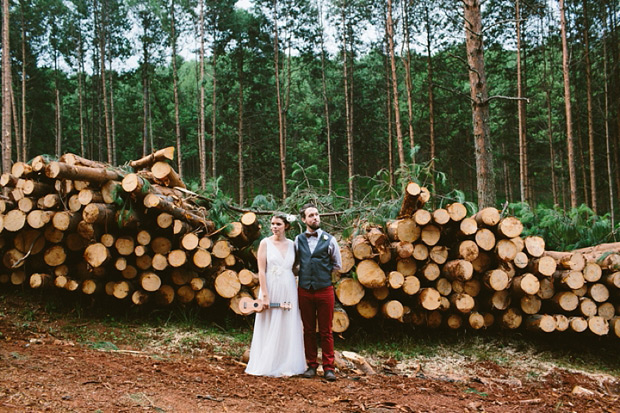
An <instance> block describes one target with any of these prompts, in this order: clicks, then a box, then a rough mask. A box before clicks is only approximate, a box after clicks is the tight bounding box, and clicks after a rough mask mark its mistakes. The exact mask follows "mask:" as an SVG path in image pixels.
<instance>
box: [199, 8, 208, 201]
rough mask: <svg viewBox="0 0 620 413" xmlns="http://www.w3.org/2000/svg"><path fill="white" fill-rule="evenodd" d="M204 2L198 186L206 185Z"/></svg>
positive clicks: (202, 10) (201, 38)
mask: <svg viewBox="0 0 620 413" xmlns="http://www.w3.org/2000/svg"><path fill="white" fill-rule="evenodd" d="M204 7H205V2H204V0H200V63H199V64H200V103H199V105H198V110H199V111H200V113H199V115H198V119H199V124H198V159H199V162H200V188H201V189H202V190H204V189H205V188H206V187H207V153H206V151H205V86H204V85H205V83H204V82H205V14H204Z"/></svg>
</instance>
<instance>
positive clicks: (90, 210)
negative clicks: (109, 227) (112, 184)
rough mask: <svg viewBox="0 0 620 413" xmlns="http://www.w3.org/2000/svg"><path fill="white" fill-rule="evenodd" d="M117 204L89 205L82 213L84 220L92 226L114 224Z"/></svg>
mask: <svg viewBox="0 0 620 413" xmlns="http://www.w3.org/2000/svg"><path fill="white" fill-rule="evenodd" d="M115 214H116V206H115V204H88V205H86V206H85V207H84V210H83V211H82V219H83V220H84V221H86V222H88V223H90V224H103V225H105V224H110V223H112V222H114V215H115Z"/></svg>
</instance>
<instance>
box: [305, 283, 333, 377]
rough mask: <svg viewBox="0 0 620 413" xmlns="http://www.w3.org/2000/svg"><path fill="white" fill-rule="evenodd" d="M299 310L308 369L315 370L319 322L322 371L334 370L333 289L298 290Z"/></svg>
mask: <svg viewBox="0 0 620 413" xmlns="http://www.w3.org/2000/svg"><path fill="white" fill-rule="evenodd" d="M299 310H300V312H301V320H302V322H303V325H304V349H305V351H306V362H307V363H308V367H312V368H317V367H318V365H319V363H317V361H316V358H317V353H318V352H317V345H316V322H317V320H318V322H319V335H320V337H321V351H322V357H323V370H324V371H327V370H334V336H333V335H332V319H333V317H334V287H332V286H329V287H325V288H321V289H319V290H305V289H303V288H299Z"/></svg>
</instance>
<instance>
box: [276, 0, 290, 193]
mask: <svg viewBox="0 0 620 413" xmlns="http://www.w3.org/2000/svg"><path fill="white" fill-rule="evenodd" d="M279 48H280V45H279V44H278V0H273V64H274V69H275V82H276V100H277V104H278V107H277V109H278V136H279V148H280V178H281V180H280V182H281V183H282V199H286V196H287V190H286V136H284V114H283V110H282V97H281V92H280V61H279V58H278V56H279Z"/></svg>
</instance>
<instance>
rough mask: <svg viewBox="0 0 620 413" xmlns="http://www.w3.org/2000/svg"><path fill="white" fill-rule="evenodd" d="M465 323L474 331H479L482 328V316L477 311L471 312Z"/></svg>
mask: <svg viewBox="0 0 620 413" xmlns="http://www.w3.org/2000/svg"><path fill="white" fill-rule="evenodd" d="M467 322H468V323H469V326H470V327H471V328H473V329H474V330H480V329H481V328H483V327H484V316H483V315H482V314H480V313H479V312H477V311H472V312H471V313H470V314H469V317H467Z"/></svg>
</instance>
